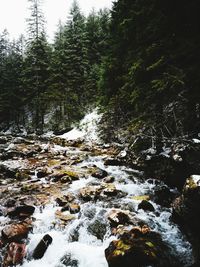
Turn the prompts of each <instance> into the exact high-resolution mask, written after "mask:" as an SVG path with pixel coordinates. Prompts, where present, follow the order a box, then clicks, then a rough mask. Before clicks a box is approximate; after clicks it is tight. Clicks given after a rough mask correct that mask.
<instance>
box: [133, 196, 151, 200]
mask: <svg viewBox="0 0 200 267" xmlns="http://www.w3.org/2000/svg"><path fill="white" fill-rule="evenodd" d="M130 198H131V199H133V200H137V201H143V200H146V201H148V200H150V196H148V195H144V196H133V197H130Z"/></svg>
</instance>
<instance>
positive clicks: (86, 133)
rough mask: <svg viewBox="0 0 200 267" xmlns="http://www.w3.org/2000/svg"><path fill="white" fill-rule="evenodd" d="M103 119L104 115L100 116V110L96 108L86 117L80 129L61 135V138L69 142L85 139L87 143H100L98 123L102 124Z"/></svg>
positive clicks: (76, 128)
mask: <svg viewBox="0 0 200 267" xmlns="http://www.w3.org/2000/svg"><path fill="white" fill-rule="evenodd" d="M101 117H102V114H99V113H98V108H96V109H94V110H93V111H92V112H91V113H88V114H87V115H85V117H84V118H83V119H82V120H81V121H80V124H79V126H78V127H75V128H74V129H72V130H71V131H69V132H67V133H65V134H63V135H59V137H61V138H64V139H67V140H76V139H79V138H84V139H85V140H86V141H90V142H94V141H95V142H98V140H99V137H98V123H99V122H100V119H101Z"/></svg>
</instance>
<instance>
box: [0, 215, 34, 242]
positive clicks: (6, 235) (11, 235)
mask: <svg viewBox="0 0 200 267" xmlns="http://www.w3.org/2000/svg"><path fill="white" fill-rule="evenodd" d="M31 229H32V221H31V220H25V221H23V222H21V223H12V224H9V225H7V226H5V227H4V228H3V229H2V231H1V235H2V240H3V242H4V243H10V242H19V241H21V240H22V239H23V238H26V237H27V236H28V233H29V231H30V230H31Z"/></svg>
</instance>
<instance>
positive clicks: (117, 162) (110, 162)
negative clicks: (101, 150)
mask: <svg viewBox="0 0 200 267" xmlns="http://www.w3.org/2000/svg"><path fill="white" fill-rule="evenodd" d="M104 165H106V166H122V165H123V162H122V161H121V160H119V159H116V158H108V159H106V160H105V161H104Z"/></svg>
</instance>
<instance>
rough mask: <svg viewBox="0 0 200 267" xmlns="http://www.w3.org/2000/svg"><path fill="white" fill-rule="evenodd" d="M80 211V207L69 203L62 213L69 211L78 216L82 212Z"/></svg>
mask: <svg viewBox="0 0 200 267" xmlns="http://www.w3.org/2000/svg"><path fill="white" fill-rule="evenodd" d="M80 209H81V207H80V205H78V204H76V203H69V204H67V205H66V206H64V207H63V208H62V209H61V212H64V211H67V210H68V211H69V212H70V213H71V214H76V213H78V212H79V211H80Z"/></svg>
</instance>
